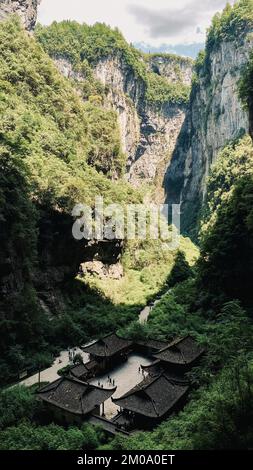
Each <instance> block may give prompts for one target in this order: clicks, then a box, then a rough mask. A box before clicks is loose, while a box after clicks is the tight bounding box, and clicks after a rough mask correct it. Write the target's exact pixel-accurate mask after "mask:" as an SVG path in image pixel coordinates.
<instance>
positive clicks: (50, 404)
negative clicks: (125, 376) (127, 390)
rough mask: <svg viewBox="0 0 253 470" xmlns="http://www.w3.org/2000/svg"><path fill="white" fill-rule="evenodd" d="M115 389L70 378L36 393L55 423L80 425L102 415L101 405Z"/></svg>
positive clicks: (65, 378) (58, 381) (63, 378)
mask: <svg viewBox="0 0 253 470" xmlns="http://www.w3.org/2000/svg"><path fill="white" fill-rule="evenodd" d="M116 388H117V387H114V388H110V389H106V388H100V387H96V386H95V385H90V384H88V383H85V382H82V381H80V380H77V379H74V378H72V377H62V378H60V379H58V380H56V381H55V382H53V383H51V384H50V385H46V386H45V387H43V388H42V389H40V390H39V391H38V397H39V398H40V399H41V400H42V401H43V402H44V403H45V405H46V406H47V408H48V409H49V410H50V412H51V413H52V414H53V416H54V418H55V419H56V421H58V422H61V423H63V424H66V425H67V424H74V423H76V424H81V423H82V422H83V421H84V420H85V419H86V418H88V417H89V416H90V415H91V414H93V415H98V416H100V415H103V412H104V408H103V404H104V402H105V401H106V400H108V399H109V398H110V397H111V396H112V395H113V393H114V392H115V391H116Z"/></svg>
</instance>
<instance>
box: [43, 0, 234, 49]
mask: <svg viewBox="0 0 253 470" xmlns="http://www.w3.org/2000/svg"><path fill="white" fill-rule="evenodd" d="M226 3H227V0H41V4H40V7H39V22H40V23H42V24H50V23H52V21H54V20H56V21H61V20H63V19H74V20H77V21H78V22H80V23H83V22H85V23H88V24H93V23H95V22H97V21H99V22H104V23H107V24H109V25H110V26H113V27H115V26H117V27H118V28H119V29H120V30H121V31H122V32H123V34H124V36H125V37H126V39H127V40H128V41H129V42H132V43H144V44H147V45H150V46H152V47H154V48H159V47H160V45H163V46H164V45H166V44H168V45H172V46H173V45H184V44H192V43H204V42H205V34H206V28H207V27H208V26H209V25H210V21H211V18H212V16H213V15H214V14H215V13H216V12H217V11H221V10H222V9H223V8H224V6H225V5H226ZM230 3H234V2H233V0H232V1H230Z"/></svg>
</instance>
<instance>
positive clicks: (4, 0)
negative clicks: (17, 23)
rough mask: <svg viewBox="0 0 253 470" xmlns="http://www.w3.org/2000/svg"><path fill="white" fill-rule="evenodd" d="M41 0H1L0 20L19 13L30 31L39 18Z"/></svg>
mask: <svg viewBox="0 0 253 470" xmlns="http://www.w3.org/2000/svg"><path fill="white" fill-rule="evenodd" d="M39 4H40V0H0V20H1V19H4V18H6V16H8V15H10V14H18V15H19V16H20V18H21V20H22V23H23V24H24V26H25V28H26V29H27V30H28V31H32V30H33V29H34V27H35V24H36V20H37V8H38V5H39Z"/></svg>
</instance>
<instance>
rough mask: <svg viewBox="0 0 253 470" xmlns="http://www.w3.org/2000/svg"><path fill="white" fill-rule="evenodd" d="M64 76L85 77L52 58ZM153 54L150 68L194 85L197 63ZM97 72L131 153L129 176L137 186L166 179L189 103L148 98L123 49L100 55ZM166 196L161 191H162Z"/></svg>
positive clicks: (124, 146) (124, 145) (64, 61)
mask: <svg viewBox="0 0 253 470" xmlns="http://www.w3.org/2000/svg"><path fill="white" fill-rule="evenodd" d="M54 59H55V63H56V65H57V67H58V69H59V70H60V71H61V73H62V74H63V75H64V76H65V77H66V78H74V79H75V80H78V81H82V80H83V77H82V76H81V75H80V74H79V73H77V72H75V71H74V70H73V68H72V65H71V63H70V62H69V61H68V59H67V58H63V57H61V58H59V57H58V58H54ZM179 59H180V58H177V57H176V56H175V58H173V56H172V57H165V56H163V55H161V56H159V55H157V56H155V57H152V56H151V57H150V60H149V63H148V64H147V66H148V69H149V70H150V71H153V72H155V73H157V75H159V76H163V77H165V78H166V79H167V80H168V82H179V81H180V82H181V83H183V84H184V85H190V83H191V78H192V69H193V64H192V62H191V61H190V60H187V59H184V58H182V59H181V60H179ZM94 74H95V77H96V78H97V79H98V80H99V81H100V82H101V83H102V84H103V85H104V86H105V87H107V90H108V93H107V97H106V100H105V107H107V108H108V109H114V110H115V111H116V112H117V114H118V120H119V128H120V134H121V144H122V150H123V151H124V152H125V153H126V155H127V168H126V173H127V178H128V180H129V181H130V183H131V184H132V185H133V186H135V187H137V186H139V185H141V184H142V183H152V182H154V181H156V182H157V178H158V182H157V184H158V185H159V179H160V184H161V185H162V180H163V176H164V173H165V171H166V168H167V166H168V165H169V163H170V158H171V155H172V153H173V150H174V148H175V144H176V141H177V138H178V134H179V132H180V129H181V127H182V124H183V122H184V119H185V114H186V111H187V107H188V105H187V104H176V103H172V102H165V103H162V104H157V103H156V104H152V103H150V102H148V101H147V100H146V98H145V83H144V81H143V80H142V79H141V78H140V77H138V76H137V75H136V74H135V72H134V70H133V69H132V67H131V66H129V64H127V63H126V61H125V60H124V57H122V55H121V54H120V53H114V54H112V55H109V56H106V57H104V58H102V59H100V60H98V62H97V64H96V66H95V68H94ZM161 199H162V200H163V191H162V195H161Z"/></svg>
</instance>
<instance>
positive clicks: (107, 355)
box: [83, 333, 133, 371]
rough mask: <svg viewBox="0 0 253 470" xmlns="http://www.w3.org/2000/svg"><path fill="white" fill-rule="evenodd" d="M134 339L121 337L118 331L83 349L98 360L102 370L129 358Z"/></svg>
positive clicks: (93, 358) (91, 357)
mask: <svg viewBox="0 0 253 470" xmlns="http://www.w3.org/2000/svg"><path fill="white" fill-rule="evenodd" d="M132 345H133V343H132V341H130V340H127V339H123V338H120V337H119V336H118V335H117V334H116V333H111V334H109V335H107V336H105V337H104V338H101V339H99V340H98V341H96V342H95V343H93V344H91V345H90V346H87V347H84V348H83V351H84V352H86V353H88V354H89V355H90V359H91V360H94V361H96V362H97V364H98V367H99V369H100V370H101V371H103V370H106V369H108V368H109V367H112V366H114V365H115V364H117V363H120V362H123V361H125V360H127V357H128V354H129V352H130V351H131V349H132Z"/></svg>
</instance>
